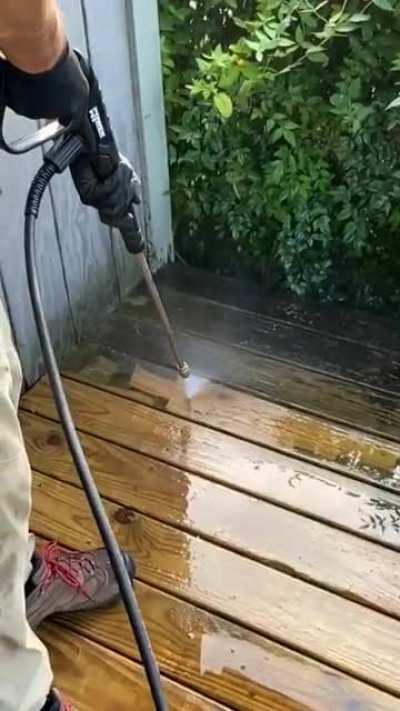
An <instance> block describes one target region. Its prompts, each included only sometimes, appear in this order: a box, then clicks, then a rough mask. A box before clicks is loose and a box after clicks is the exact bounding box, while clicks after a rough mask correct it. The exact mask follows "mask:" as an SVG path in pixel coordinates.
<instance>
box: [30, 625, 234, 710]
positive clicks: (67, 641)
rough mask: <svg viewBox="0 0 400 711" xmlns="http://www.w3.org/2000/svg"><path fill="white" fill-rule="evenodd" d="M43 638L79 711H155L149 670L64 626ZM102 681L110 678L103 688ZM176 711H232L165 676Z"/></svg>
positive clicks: (50, 628) (49, 628)
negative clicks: (147, 679)
mask: <svg viewBox="0 0 400 711" xmlns="http://www.w3.org/2000/svg"><path fill="white" fill-rule="evenodd" d="M40 636H41V638H42V640H43V642H44V643H45V644H46V645H47V647H48V649H49V651H50V658H51V662H52V668H53V671H54V675H55V682H56V684H57V685H58V686H59V688H60V689H62V690H63V693H64V694H65V696H66V697H68V700H70V701H71V702H73V703H74V704H75V705H76V707H77V708H78V709H79V711H94V709H96V711H110V710H111V709H116V708H118V711H132V709H133V708H134V709H135V711H153V709H154V706H153V704H152V702H151V699H150V697H149V693H148V688H147V683H146V679H145V675H144V671H143V668H142V666H141V665H139V664H138V663H137V662H134V661H131V660H129V659H127V657H126V656H123V655H121V654H117V653H116V652H113V651H111V650H109V649H107V648H105V647H104V645H99V644H97V643H96V642H93V641H91V640H88V639H86V638H85V637H83V636H82V635H81V634H77V633H75V632H72V631H70V630H68V631H67V630H65V629H64V628H63V627H61V626H60V625H55V624H51V625H46V627H44V628H43V630H41V633H40ZM99 679H102V680H107V683H102V684H101V694H99ZM163 684H164V690H165V693H166V697H167V700H168V703H169V707H170V709H171V711H182V709H190V710H191V711H229V709H228V707H227V706H225V705H224V706H222V705H221V704H219V703H217V702H214V701H211V700H210V699H206V698H204V697H202V696H201V695H199V694H197V693H196V692H193V691H191V690H189V689H187V688H185V687H183V686H181V685H180V684H177V683H176V682H173V681H171V680H169V679H166V678H165V677H164V678H163Z"/></svg>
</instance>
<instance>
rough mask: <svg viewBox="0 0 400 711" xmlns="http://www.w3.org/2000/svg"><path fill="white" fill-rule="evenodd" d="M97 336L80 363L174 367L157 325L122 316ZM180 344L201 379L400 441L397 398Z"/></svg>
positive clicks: (256, 358)
mask: <svg viewBox="0 0 400 711" xmlns="http://www.w3.org/2000/svg"><path fill="white" fill-rule="evenodd" d="M92 336H93V341H94V344H95V345H94V346H92V348H90V346H89V347H86V348H81V349H80V360H79V363H82V361H83V358H84V357H85V354H88V357H90V355H89V354H90V353H92V352H93V350H94V348H95V349H96V351H97V353H98V354H100V353H101V352H103V353H104V354H105V355H106V357H109V353H110V351H111V352H115V353H116V354H121V355H119V358H120V360H121V362H123V359H124V357H125V359H126V361H128V360H129V359H131V360H132V359H133V358H135V357H137V358H142V359H144V360H148V361H152V362H153V363H156V364H164V365H171V362H172V360H171V353H170V350H169V347H168V344H167V342H166V339H165V334H164V332H163V330H162V329H161V327H160V326H159V324H158V323H156V322H155V321H138V320H137V319H135V318H132V317H130V316H128V315H126V314H121V313H119V312H118V313H116V314H114V315H113V316H112V317H111V318H110V319H109V320H108V321H107V323H106V324H105V325H104V327H103V328H102V329H100V330H99V332H98V333H97V334H92ZM177 342H178V345H179V348H180V350H181V352H182V353H183V354H184V356H185V358H186V359H187V360H188V361H189V363H190V365H191V367H192V370H193V372H195V373H196V374H197V375H200V376H204V377H205V378H208V379H211V380H214V381H217V382H218V381H219V382H221V383H225V384H227V385H229V386H231V387H234V388H239V389H242V390H245V391H248V392H252V393H253V394H255V395H256V396H257V397H264V398H267V399H269V400H272V401H275V402H279V403H281V404H284V405H288V406H290V407H294V408H296V409H298V410H300V411H305V412H309V413H312V414H317V415H322V416H324V417H327V418H329V419H331V420H334V421H337V422H340V423H343V424H346V425H350V426H352V425H353V424H354V423H355V422H356V423H357V427H358V428H359V429H360V430H365V431H367V432H370V433H372V434H378V435H383V436H385V437H388V438H391V439H394V440H397V441H399V440H400V404H399V398H398V396H396V395H394V394H391V393H387V392H386V393H385V392H380V391H378V390H376V389H372V388H367V387H364V386H362V385H360V384H358V383H353V382H350V381H346V380H342V381H339V382H338V381H337V380H336V378H334V377H333V376H331V375H325V374H323V373H316V372H311V371H309V370H307V369H305V368H302V367H300V366H296V365H294V364H293V363H284V362H282V361H279V360H274V359H272V358H268V357H267V356H264V355H260V354H257V353H253V352H251V351H246V350H244V349H239V348H233V347H232V346H229V345H225V344H223V343H216V342H215V341H212V340H210V339H208V338H207V337H206V336H198V335H197V336H194V335H191V334H189V333H184V332H182V331H177ZM68 363H69V364H71V361H70V359H69V361H68Z"/></svg>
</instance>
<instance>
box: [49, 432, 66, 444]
mask: <svg viewBox="0 0 400 711" xmlns="http://www.w3.org/2000/svg"><path fill="white" fill-rule="evenodd" d="M47 443H48V444H50V445H51V447H62V445H63V438H62V437H61V435H59V434H58V433H57V432H51V433H50V434H49V435H48V437H47Z"/></svg>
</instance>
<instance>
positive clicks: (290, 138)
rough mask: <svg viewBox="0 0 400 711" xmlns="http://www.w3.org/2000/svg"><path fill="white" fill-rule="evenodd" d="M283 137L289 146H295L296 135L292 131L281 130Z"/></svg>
mask: <svg viewBox="0 0 400 711" xmlns="http://www.w3.org/2000/svg"><path fill="white" fill-rule="evenodd" d="M283 138H284V139H285V141H286V142H287V143H289V145H290V146H292V148H295V147H296V136H295V135H294V133H293V132H292V131H288V130H286V129H285V130H284V131H283Z"/></svg>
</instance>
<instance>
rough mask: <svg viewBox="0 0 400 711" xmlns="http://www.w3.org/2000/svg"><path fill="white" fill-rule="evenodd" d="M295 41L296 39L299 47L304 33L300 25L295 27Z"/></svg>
mask: <svg viewBox="0 0 400 711" xmlns="http://www.w3.org/2000/svg"><path fill="white" fill-rule="evenodd" d="M295 39H296V42H297V44H300V45H301V43H302V42H303V40H304V33H303V29H302V27H301V25H297V27H296V33H295Z"/></svg>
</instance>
